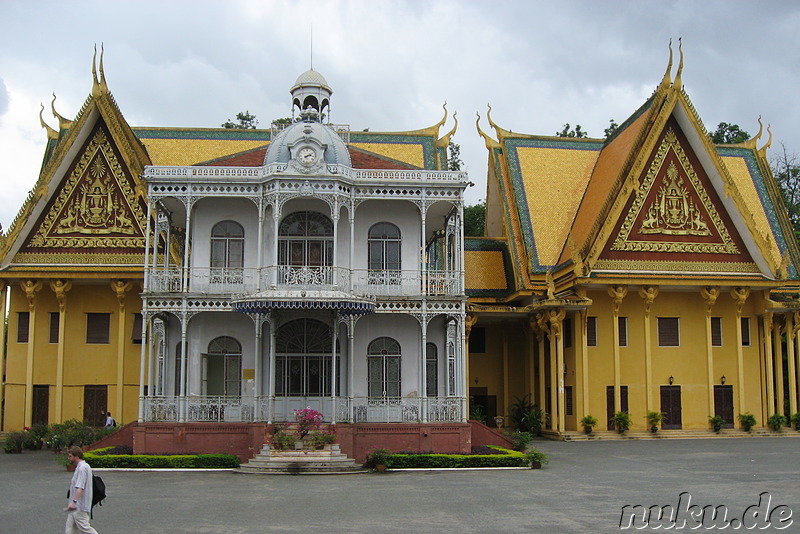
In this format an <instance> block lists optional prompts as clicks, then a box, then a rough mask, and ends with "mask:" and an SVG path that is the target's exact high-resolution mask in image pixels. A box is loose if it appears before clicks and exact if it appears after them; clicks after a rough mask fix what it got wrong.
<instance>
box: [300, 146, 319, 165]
mask: <svg viewBox="0 0 800 534" xmlns="http://www.w3.org/2000/svg"><path fill="white" fill-rule="evenodd" d="M297 159H298V160H299V161H300V163H302V164H303V165H306V166H309V165H313V164H314V162H315V161H317V151H316V150H314V149H313V148H310V147H305V148H301V149H300V151H299V152H298V153H297Z"/></svg>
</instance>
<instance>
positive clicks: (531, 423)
mask: <svg viewBox="0 0 800 534" xmlns="http://www.w3.org/2000/svg"><path fill="white" fill-rule="evenodd" d="M530 399H531V395H530V393H528V394H527V395H525V396H524V397H521V398H520V397H516V396H515V397H514V402H513V403H512V404H511V406H509V407H508V413H509V415H511V419H512V420H513V421H514V424H515V425H516V427H517V430H518V431H520V432H530V433H531V434H533V435H535V436H539V435H541V433H542V428H543V427H544V423H545V420H546V418H547V414H546V413H545V412H544V410H540V409H539V408H538V407H537V406H536V405H535V404H533V403H531V400H530Z"/></svg>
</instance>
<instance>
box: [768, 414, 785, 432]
mask: <svg viewBox="0 0 800 534" xmlns="http://www.w3.org/2000/svg"><path fill="white" fill-rule="evenodd" d="M787 423H788V421H787V420H786V416H785V415H783V414H782V413H775V414H772V415H770V416H769V418H767V424H768V425H769V427H770V428H771V429H772V430H774V431H775V432H779V431H780V429H781V428H783V427H785V426H786V425H787Z"/></svg>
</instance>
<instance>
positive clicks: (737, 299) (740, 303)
mask: <svg viewBox="0 0 800 534" xmlns="http://www.w3.org/2000/svg"><path fill="white" fill-rule="evenodd" d="M749 296H750V288H749V287H734V288H733V289H731V297H733V301H734V303H735V304H736V315H737V316H738V317H741V316H742V308H743V307H744V303H745V301H747V298H748V297H749Z"/></svg>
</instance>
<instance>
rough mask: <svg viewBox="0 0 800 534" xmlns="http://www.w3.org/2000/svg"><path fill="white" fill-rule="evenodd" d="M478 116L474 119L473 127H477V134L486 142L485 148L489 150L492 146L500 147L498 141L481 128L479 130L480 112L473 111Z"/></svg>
mask: <svg viewBox="0 0 800 534" xmlns="http://www.w3.org/2000/svg"><path fill="white" fill-rule="evenodd" d="M475 115H477V116H478V118H477V120H476V121H475V128H477V129H478V134H479V135H480V136H481V137H483V142H484V143H485V144H486V149H487V150H491V149H492V148H500V143H498V142H497V141H495V140H494V139H492V138H491V137H489V136H488V135H487V134H486V133H484V131H483V130H481V114H480V113H477V112H476V113H475Z"/></svg>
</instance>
